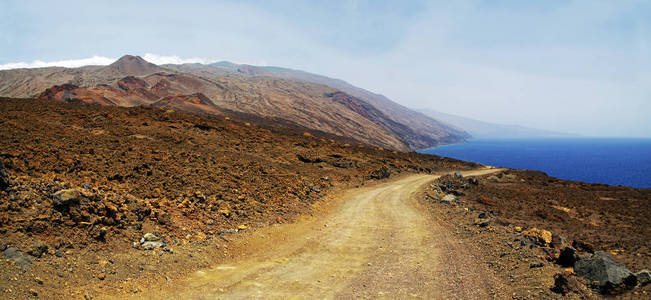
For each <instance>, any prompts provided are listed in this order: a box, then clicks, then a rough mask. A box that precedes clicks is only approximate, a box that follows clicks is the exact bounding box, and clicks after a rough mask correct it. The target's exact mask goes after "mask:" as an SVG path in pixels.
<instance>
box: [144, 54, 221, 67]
mask: <svg viewBox="0 0 651 300" xmlns="http://www.w3.org/2000/svg"><path fill="white" fill-rule="evenodd" d="M142 58H144V59H145V60H146V61H148V62H150V63H153V64H157V65H165V64H194V63H200V64H209V63H212V62H215V61H214V60H209V59H205V58H200V57H191V58H181V57H178V56H165V55H158V54H152V53H146V54H145V55H144V56H143V57H142Z"/></svg>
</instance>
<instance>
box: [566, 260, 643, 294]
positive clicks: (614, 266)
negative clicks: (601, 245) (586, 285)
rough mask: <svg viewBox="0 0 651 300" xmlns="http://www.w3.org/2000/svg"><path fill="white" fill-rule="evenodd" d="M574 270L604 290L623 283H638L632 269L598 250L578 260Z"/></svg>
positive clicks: (606, 290)
mask: <svg viewBox="0 0 651 300" xmlns="http://www.w3.org/2000/svg"><path fill="white" fill-rule="evenodd" d="M574 272H576V274H577V275H579V276H581V277H583V278H585V279H586V280H588V281H589V282H593V283H595V284H597V285H598V286H599V287H600V288H601V290H602V292H608V291H610V290H613V289H615V288H617V287H619V286H621V285H622V284H626V285H635V284H636V283H637V280H635V279H634V278H635V276H634V275H633V274H632V273H631V271H629V270H628V269H627V268H626V267H625V266H624V265H622V264H620V263H617V262H615V261H614V260H613V259H612V258H611V257H610V256H608V254H606V253H604V252H602V251H597V252H595V253H594V254H593V255H592V256H590V257H588V258H585V259H581V260H579V261H577V262H576V263H575V264H574Z"/></svg>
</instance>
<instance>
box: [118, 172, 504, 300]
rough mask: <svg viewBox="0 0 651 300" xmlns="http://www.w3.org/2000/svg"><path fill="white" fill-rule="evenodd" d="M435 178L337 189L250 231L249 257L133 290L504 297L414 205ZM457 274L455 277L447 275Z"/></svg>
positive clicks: (164, 295)
mask: <svg viewBox="0 0 651 300" xmlns="http://www.w3.org/2000/svg"><path fill="white" fill-rule="evenodd" d="M495 171H497V170H493V169H487V170H481V171H474V172H468V173H466V175H480V174H486V173H489V172H495ZM436 178H438V176H435V175H411V176H404V177H402V178H400V179H398V180H393V181H390V182H386V183H379V184H375V185H372V186H368V187H363V188H357V189H352V190H348V191H345V192H343V193H341V195H338V196H337V198H338V201H337V203H338V204H336V207H335V208H333V209H332V211H331V212H329V213H327V214H326V215H325V216H322V217H315V218H311V219H309V220H303V221H299V222H297V223H295V224H289V225H282V226H277V227H273V228H270V229H267V230H265V229H263V230H260V231H259V232H257V233H256V234H254V235H252V236H250V237H249V238H248V239H247V244H246V246H247V248H248V249H247V252H249V253H250V256H249V257H246V258H243V259H240V260H235V261H231V262H227V263H225V264H221V265H218V266H215V267H213V268H210V269H204V270H200V271H197V272H196V273H194V274H192V275H191V276H190V277H188V278H186V279H183V280H181V281H178V282H175V283H172V284H168V285H164V286H161V288H160V289H157V288H150V289H149V290H148V291H147V292H146V293H144V294H138V295H137V296H135V297H136V298H151V299H170V298H182V299H221V298H225V299H250V298H265V299H267V298H271V299H283V298H312V299H315V298H320V299H323V298H359V297H362V298H384V299H397V298H417V299H418V298H419V299H451V298H457V299H486V298H504V297H505V295H507V294H508V293H507V290H506V288H505V286H503V285H502V284H501V283H500V282H499V280H498V279H497V277H496V276H495V275H494V274H493V273H492V272H491V271H490V270H488V269H486V268H484V267H482V265H483V264H482V263H481V261H482V260H481V258H478V257H477V256H476V255H475V254H474V253H471V252H470V251H468V249H467V247H465V246H464V245H463V244H461V243H458V242H457V241H456V240H454V239H452V236H451V235H450V234H449V233H447V232H446V229H445V228H444V227H441V226H440V225H439V223H437V222H436V221H434V220H433V218H432V217H431V215H429V214H428V213H427V211H426V210H424V209H422V207H420V205H419V204H418V201H417V197H416V196H417V195H419V192H420V191H421V190H422V188H423V186H424V185H426V184H427V183H429V182H431V181H432V180H434V179H436ZM446 252H453V253H455V254H456V260H455V261H444V260H443V258H444V257H446V255H444V253H446ZM458 277H463V278H464V280H463V281H461V282H459V281H453V280H452V279H454V278H458ZM124 296H125V295H117V296H116V295H114V296H112V297H111V296H106V297H107V298H116V299H117V298H123V297H124Z"/></svg>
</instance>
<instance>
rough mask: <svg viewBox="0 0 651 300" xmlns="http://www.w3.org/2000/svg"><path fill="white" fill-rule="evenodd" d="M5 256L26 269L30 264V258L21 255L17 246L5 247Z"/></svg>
mask: <svg viewBox="0 0 651 300" xmlns="http://www.w3.org/2000/svg"><path fill="white" fill-rule="evenodd" d="M4 255H5V258H6V259H8V260H10V261H13V262H14V263H15V264H16V265H17V266H19V267H21V268H23V269H28V268H30V267H31V266H32V259H31V258H29V257H27V256H25V255H23V253H22V252H20V250H18V248H7V250H5V251H4Z"/></svg>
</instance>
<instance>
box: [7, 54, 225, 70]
mask: <svg viewBox="0 0 651 300" xmlns="http://www.w3.org/2000/svg"><path fill="white" fill-rule="evenodd" d="M142 58H144V59H145V60H146V61H148V62H150V63H153V64H157V65H164V64H191V63H202V64H208V63H211V62H215V60H210V59H206V58H200V57H192V58H181V57H178V56H166V55H158V54H153V53H146V54H145V55H143V57H142ZM114 61H116V59H115V58H109V57H105V56H93V57H90V58H81V59H69V60H58V61H42V60H35V61H32V62H11V63H6V64H2V65H0V70H9V69H20V68H45V67H66V68H77V67H82V66H91V65H94V66H105V65H110V64H111V63H113V62H114Z"/></svg>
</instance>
